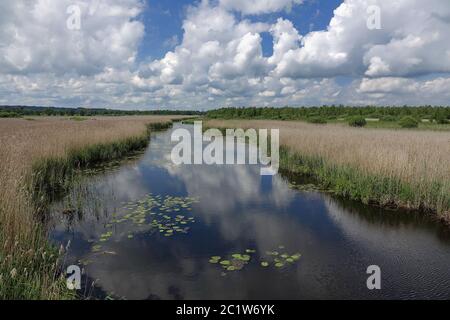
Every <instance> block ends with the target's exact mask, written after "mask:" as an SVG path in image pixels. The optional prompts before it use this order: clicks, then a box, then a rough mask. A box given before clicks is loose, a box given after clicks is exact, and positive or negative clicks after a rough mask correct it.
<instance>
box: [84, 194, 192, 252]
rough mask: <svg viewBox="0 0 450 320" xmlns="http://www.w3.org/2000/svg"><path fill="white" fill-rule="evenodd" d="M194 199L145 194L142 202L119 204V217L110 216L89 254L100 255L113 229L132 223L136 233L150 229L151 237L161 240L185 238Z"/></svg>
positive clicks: (190, 221) (190, 224)
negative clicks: (157, 234)
mask: <svg viewBox="0 0 450 320" xmlns="http://www.w3.org/2000/svg"><path fill="white" fill-rule="evenodd" d="M198 201H199V200H198V198H193V197H175V196H165V197H163V196H161V195H153V194H148V195H147V196H146V197H144V198H143V199H140V200H138V201H132V202H125V203H122V205H123V207H122V208H121V210H120V213H118V214H113V216H112V220H111V221H110V222H109V223H107V224H106V225H105V228H106V232H105V233H103V234H102V235H101V236H100V238H99V239H98V243H95V244H94V245H93V246H92V252H93V253H101V252H102V244H103V243H105V242H107V241H109V240H110V239H111V238H112V237H113V235H114V232H113V230H115V226H118V225H121V224H125V223H132V224H133V225H134V226H135V227H136V231H139V230H142V228H140V227H145V228H148V227H149V226H150V228H151V231H152V232H153V233H159V234H161V235H162V236H164V237H167V238H168V237H172V236H174V235H176V234H187V233H188V232H189V231H190V230H191V226H192V224H194V223H195V222H196V220H195V218H194V217H192V216H190V212H191V211H192V205H193V204H194V203H197V202H198ZM126 237H127V239H130V240H131V239H134V237H135V235H134V234H133V233H128V234H127V235H126Z"/></svg>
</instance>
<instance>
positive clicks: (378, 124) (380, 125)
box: [329, 119, 450, 131]
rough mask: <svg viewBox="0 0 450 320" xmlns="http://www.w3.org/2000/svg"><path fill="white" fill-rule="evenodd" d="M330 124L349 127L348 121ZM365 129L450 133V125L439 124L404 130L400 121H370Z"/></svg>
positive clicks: (421, 125) (334, 121)
mask: <svg viewBox="0 0 450 320" xmlns="http://www.w3.org/2000/svg"><path fill="white" fill-rule="evenodd" d="M329 122H330V123H338V124H342V125H348V120H347V119H334V120H329ZM365 128H368V129H398V130H424V131H426V130H429V131H450V124H437V123H435V122H433V123H432V122H420V123H419V127H418V128H412V129H406V128H402V126H401V125H400V123H399V121H376V119H369V120H368V121H367V124H366V126H365Z"/></svg>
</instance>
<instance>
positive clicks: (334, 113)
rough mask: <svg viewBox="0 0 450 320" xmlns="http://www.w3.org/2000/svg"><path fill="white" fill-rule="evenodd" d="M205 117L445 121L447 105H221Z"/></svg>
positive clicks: (449, 111) (448, 113)
mask: <svg viewBox="0 0 450 320" xmlns="http://www.w3.org/2000/svg"><path fill="white" fill-rule="evenodd" d="M207 117H209V118H216V119H217V118H220V119H237V118H238V119H268V120H313V121H314V120H316V121H320V120H334V119H349V118H354V117H365V118H373V119H379V120H381V121H398V120H400V119H402V118H404V117H412V118H416V119H417V120H422V119H429V120H430V121H433V120H436V121H437V122H442V123H447V122H448V121H449V120H450V107H440V106H437V107H436V106H419V107H410V106H403V107H393V106H387V107H375V106H366V107H349V106H322V107H298V108H293V107H284V108H273V107H266V108H256V107H252V108H222V109H217V110H211V111H208V112H207Z"/></svg>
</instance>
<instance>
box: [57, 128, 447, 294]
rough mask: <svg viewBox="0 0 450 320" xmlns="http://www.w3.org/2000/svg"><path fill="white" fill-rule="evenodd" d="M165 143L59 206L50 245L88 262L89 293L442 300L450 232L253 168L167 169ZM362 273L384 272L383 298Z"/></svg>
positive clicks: (161, 138)
mask: <svg viewBox="0 0 450 320" xmlns="http://www.w3.org/2000/svg"><path fill="white" fill-rule="evenodd" d="M179 126H180V125H176V127H179ZM170 133H171V132H170V131H168V132H165V133H157V134H154V135H153V136H152V140H151V144H150V147H149V149H148V150H147V151H146V153H145V154H143V155H142V156H141V157H140V158H139V159H138V160H135V161H131V162H127V163H125V164H123V165H121V166H120V167H119V168H116V169H114V170H108V171H106V172H104V173H101V174H98V175H96V176H93V177H90V178H87V179H86V181H85V183H83V184H82V185H81V186H79V187H76V188H74V190H73V192H72V193H71V194H70V195H68V196H67V198H66V199H65V200H64V201H61V202H60V203H56V204H55V206H54V208H53V212H52V213H53V214H52V217H53V220H52V222H53V223H52V230H53V231H52V232H51V237H52V239H53V240H54V241H55V242H56V243H58V244H59V243H63V244H67V242H68V241H69V240H70V241H71V245H70V249H69V255H68V257H67V262H68V263H77V264H80V265H81V264H84V268H85V273H86V276H85V278H84V280H83V287H84V288H83V292H86V294H88V295H91V296H93V297H98V298H104V297H105V296H107V295H108V296H111V297H114V298H126V299H391V298H395V299H421V298H434V299H449V298H450V289H449V288H450V231H449V228H447V227H444V226H442V225H440V224H439V223H436V222H434V221H432V220H431V219H429V218H425V217H421V216H420V215H416V214H411V213H399V212H393V211H385V210H381V209H378V208H372V207H366V206H362V205H359V204H356V203H353V202H349V201H343V200H340V199H338V198H335V197H332V196H330V195H328V194H324V193H320V192H314V191H299V190H296V189H294V188H292V183H295V182H297V183H301V182H302V181H293V180H292V179H288V178H287V177H283V176H281V175H278V176H275V177H261V176H260V174H259V167H258V166H206V165H205V166H178V167H177V166H174V165H172V163H171V161H170V152H171V149H172V147H173V144H172V143H171V142H170ZM289 180H290V181H289ZM74 208H77V209H76V210H74ZM68 209H72V211H67V210H68ZM63 211H66V212H65V214H63ZM177 216H178V218H177ZM170 230H171V231H170ZM233 254H241V256H240V257H241V258H239V259H235V258H233V257H232V255H233ZM298 254H301V257H300V259H297V258H298V257H299V256H298ZM213 256H220V257H221V260H216V261H214V259H213V260H212V261H210V260H211V257H213ZM246 256H248V257H246ZM294 258H295V259H294ZM216 259H218V258H216ZM248 259H250V261H248V262H247V261H243V260H248ZM224 260H227V261H226V262H224V264H225V266H223V265H221V264H220V261H222V262H223V261H224ZM214 262H219V263H214ZM261 262H267V263H268V264H269V266H267V267H263V266H262V265H261ZM227 263H230V264H229V265H226V264H227ZM275 264H277V266H275ZM230 265H231V266H233V268H235V269H240V270H235V271H231V270H230V271H228V270H227V269H229V267H230ZM370 265H378V266H380V268H381V271H382V290H379V291H369V290H368V289H367V286H366V280H367V277H368V275H366V269H367V267H368V266H370ZM233 268H231V269H233ZM93 280H96V287H95V288H96V289H95V290H91V289H90V287H91V286H90V285H91V282H92V281H93Z"/></svg>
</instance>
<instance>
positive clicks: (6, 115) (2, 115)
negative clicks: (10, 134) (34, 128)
mask: <svg viewBox="0 0 450 320" xmlns="http://www.w3.org/2000/svg"><path fill="white" fill-rule="evenodd" d="M21 117H22V116H21V115H20V114H18V113H16V112H7V111H0V118H21Z"/></svg>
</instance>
